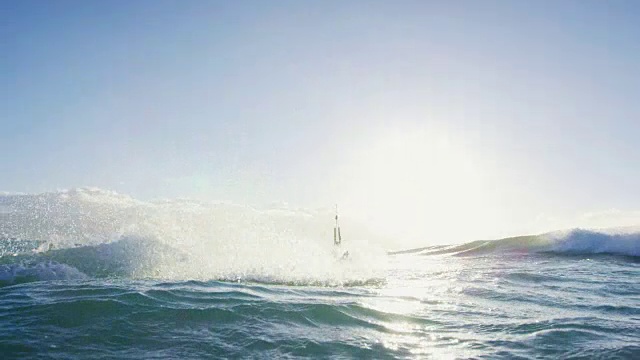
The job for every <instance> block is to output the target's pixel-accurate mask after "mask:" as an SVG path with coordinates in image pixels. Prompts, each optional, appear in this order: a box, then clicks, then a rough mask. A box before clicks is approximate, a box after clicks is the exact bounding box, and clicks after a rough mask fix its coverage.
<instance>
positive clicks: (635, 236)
mask: <svg viewBox="0 0 640 360" xmlns="http://www.w3.org/2000/svg"><path fill="white" fill-rule="evenodd" d="M549 236H550V237H551V238H552V240H553V244H552V245H551V247H550V250H551V251H553V252H559V253H580V254H616V255H627V256H640V233H638V232H619V233H615V232H611V231H593V230H582V229H575V230H571V231H569V232H564V233H556V234H552V235H549Z"/></svg>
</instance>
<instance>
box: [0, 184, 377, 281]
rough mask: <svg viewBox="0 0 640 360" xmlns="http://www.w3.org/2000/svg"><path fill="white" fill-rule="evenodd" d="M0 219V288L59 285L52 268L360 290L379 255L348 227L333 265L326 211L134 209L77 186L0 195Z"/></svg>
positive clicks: (184, 204) (176, 204) (189, 206)
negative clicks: (344, 256)
mask: <svg viewBox="0 0 640 360" xmlns="http://www.w3.org/2000/svg"><path fill="white" fill-rule="evenodd" d="M0 214H2V221H1V222H0V266H2V267H0V279H2V280H1V281H2V283H4V284H11V283H15V282H20V281H25V279H32V280H38V279H40V280H47V279H52V278H56V276H58V277H60V278H61V279H62V278H64V275H62V273H64V271H59V270H55V269H58V268H60V267H69V268H73V269H74V271H75V272H77V273H78V274H84V275H86V276H88V277H91V278H95V277H98V278H102V277H127V278H149V277H152V278H162V279H174V280H175V279H190V280H193V279H199V280H233V281H238V280H242V281H258V282H269V283H283V284H289V283H298V284H327V285H340V284H350V283H353V284H359V283H366V282H369V281H376V271H377V269H378V268H375V269H373V268H372V267H371V266H370V265H369V264H371V263H372V262H373V263H376V264H381V265H384V263H385V258H386V256H385V254H384V251H383V250H382V249H380V248H377V247H375V246H372V245H371V244H370V243H369V242H368V241H367V240H368V239H370V238H371V236H370V235H368V234H367V233H366V231H364V230H359V229H358V227H357V226H353V227H351V226H350V227H349V228H350V229H351V231H350V233H349V234H347V236H349V243H348V249H345V250H343V251H346V250H351V252H352V253H353V254H354V255H353V256H351V257H350V258H349V261H338V260H337V258H339V257H337V256H336V254H334V252H335V249H333V246H332V244H333V242H332V233H331V231H332V229H333V227H332V214H331V213H330V212H329V211H316V212H309V211H302V210H291V209H284V208H279V209H268V210H258V209H254V208H250V207H246V206H239V205H233V204H224V203H210V202H209V203H208V202H199V201H192V200H163V201H154V202H143V201H139V200H136V199H133V198H131V197H129V196H125V195H121V194H117V193H114V192H109V191H104V190H100V189H84V188H83V189H74V190H70V191H59V192H54V193H44V194H35V195H4V196H0ZM360 229H361V228H360ZM354 250H357V251H354ZM336 263H338V265H336ZM42 269H49V270H42ZM54 270H55V271H54ZM53 273H56V274H57V275H53ZM66 273H68V274H70V275H69V276H76V275H75V274H73V275H72V271H67V272H66ZM25 274H28V276H27V275H25Z"/></svg>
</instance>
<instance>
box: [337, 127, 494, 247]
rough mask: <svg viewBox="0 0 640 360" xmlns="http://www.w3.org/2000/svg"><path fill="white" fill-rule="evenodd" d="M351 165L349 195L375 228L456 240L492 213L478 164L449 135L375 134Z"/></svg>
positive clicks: (402, 236)
mask: <svg viewBox="0 0 640 360" xmlns="http://www.w3.org/2000/svg"><path fill="white" fill-rule="evenodd" d="M350 164H351V165H350V166H349V169H348V171H349V173H350V176H347V177H346V178H347V179H349V180H348V181H350V183H349V186H348V189H349V192H350V193H349V195H348V197H349V198H350V200H351V201H352V202H354V203H357V204H359V206H357V208H358V211H359V212H361V213H362V214H366V217H367V220H368V222H369V225H370V226H371V227H372V228H373V229H375V230H376V231H380V232H383V233H384V234H386V235H389V236H392V237H394V238H395V239H397V240H402V241H408V242H416V243H418V242H420V243H423V244H424V243H439V242H443V241H451V240H456V239H452V237H465V236H472V235H471V234H472V233H474V232H477V228H478V227H481V226H482V223H483V222H484V221H486V220H487V216H493V213H492V212H493V211H494V207H495V206H488V204H489V203H490V201H488V199H487V198H486V196H485V191H483V186H484V181H483V180H482V179H483V174H482V173H481V172H480V168H479V166H477V165H476V164H475V163H474V158H473V157H472V156H469V155H467V154H466V153H465V152H464V149H463V148H462V147H461V146H460V145H458V144H455V143H454V142H453V141H451V138H450V137H449V136H448V135H447V134H443V133H436V132H427V131H425V130H405V131H393V132H386V133H384V134H379V135H377V136H375V137H372V138H370V139H368V140H367V141H363V142H362V143H361V144H358V146H357V147H356V149H355V150H354V152H353V156H352V158H351V159H350ZM464 229H467V230H464ZM474 230H476V231H474ZM459 240H464V239H459Z"/></svg>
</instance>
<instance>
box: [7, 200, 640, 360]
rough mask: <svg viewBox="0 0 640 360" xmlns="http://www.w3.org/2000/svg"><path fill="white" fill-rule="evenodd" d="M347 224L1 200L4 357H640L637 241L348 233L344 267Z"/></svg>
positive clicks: (287, 211)
mask: <svg viewBox="0 0 640 360" xmlns="http://www.w3.org/2000/svg"><path fill="white" fill-rule="evenodd" d="M332 215H333V214H332V211H331V209H327V210H313V211H312V210H303V209H291V208H286V207H279V208H269V209H257V208H252V207H247V206H240V205H235V204H229V203H219V202H218V203H216V202H204V201H195V200H185V199H169V200H160V201H141V200H137V199H134V198H132V197H130V196H126V195H122V194H118V193H115V192H111V191H105V190H101V189H94V188H81V189H73V190H68V191H57V192H50V193H40V194H4V195H2V194H0V332H1V333H2V336H1V337H0V357H1V358H3V359H13V358H20V359H25V358H26V359H29V358H33V359H36V358H37V359H40V358H67V359H92V358H100V359H103V358H117V359H123V358H136V359H137V358H143V359H156V358H163V359H164V358H180V359H183V358H189V359H192V358H298V357H301V358H375V359H387V358H389V359H396V358H399V359H405V358H407V359H412V358H491V359H494V358H509V359H510V358H551V359H555V358H611V359H634V358H640V345H639V344H640V284H639V282H638V279H640V232H638V231H636V230H632V229H631V230H630V229H626V230H625V231H610V230H609V231H604V230H599V231H595V230H581V229H574V230H569V231H561V232H552V233H547V234H540V235H533V236H519V237H513V238H507V239H500V240H477V241H471V242H467V243H463V244H455V245H437V246H427V247H422V248H417V249H403V250H399V251H393V252H388V251H387V249H385V248H384V247H383V246H380V244H381V243H382V242H381V241H380V239H379V238H378V237H377V236H376V234H371V233H369V232H368V231H367V230H366V228H364V227H359V226H357V224H355V223H354V224H348V223H343V236H344V237H345V239H346V240H345V246H346V247H348V250H349V252H350V255H351V256H350V258H349V259H347V260H340V258H339V256H336V254H335V249H334V248H333V241H332V231H333V228H332V221H333V216H332ZM426 223H427V221H426V220H425V224H426ZM425 226H426V225H425Z"/></svg>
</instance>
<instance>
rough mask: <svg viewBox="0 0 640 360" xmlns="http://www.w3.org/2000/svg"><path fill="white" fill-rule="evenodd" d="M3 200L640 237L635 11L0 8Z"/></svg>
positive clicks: (333, 5)
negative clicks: (209, 203) (53, 198)
mask: <svg viewBox="0 0 640 360" xmlns="http://www.w3.org/2000/svg"><path fill="white" fill-rule="evenodd" d="M0 84H1V85H0V191H10V192H13V191H16V192H41V191H50V190H56V189H60V188H73V187H78V186H97V187H101V188H106V189H112V190H116V191H118V192H122V193H126V194H130V195H132V196H134V197H138V198H143V199H147V198H157V197H169V198H171V197H193V198H202V199H220V200H229V201H233V202H238V203H243V204H250V205H262V204H268V203H272V202H282V201H284V202H288V203H289V204H291V205H292V206H299V207H317V206H324V207H330V206H332V204H334V203H336V202H337V203H339V204H340V205H341V208H342V211H343V213H344V214H345V216H352V217H354V218H358V219H361V220H363V221H365V222H367V223H368V224H369V225H371V226H372V227H373V228H374V229H379V230H381V231H388V232H390V233H394V232H395V234H397V235H398V236H399V237H402V238H407V239H415V240H416V241H418V239H419V241H421V242H425V239H427V240H428V241H431V242H442V241H456V240H460V239H461V238H462V237H465V239H466V238H477V237H494V236H502V235H511V234H518V233H525V232H536V231H544V230H551V229H555V228H558V227H567V226H611V225H630V224H632V223H634V222H635V221H639V220H640V212H638V210H640V190H638V189H640V186H639V185H638V184H640V3H638V2H637V1H569V0H567V1H158V0H153V1H145V0H138V1H119V0H114V1H85V0H83V1H62V0H56V1H25V0H19V1H17V0H16V1H8V0H0Z"/></svg>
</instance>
